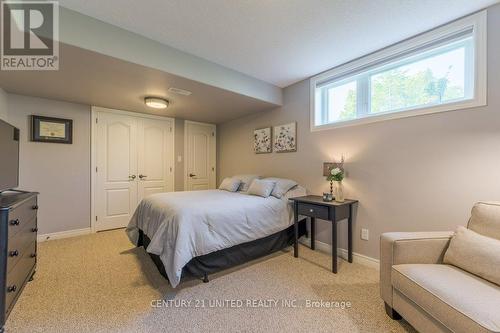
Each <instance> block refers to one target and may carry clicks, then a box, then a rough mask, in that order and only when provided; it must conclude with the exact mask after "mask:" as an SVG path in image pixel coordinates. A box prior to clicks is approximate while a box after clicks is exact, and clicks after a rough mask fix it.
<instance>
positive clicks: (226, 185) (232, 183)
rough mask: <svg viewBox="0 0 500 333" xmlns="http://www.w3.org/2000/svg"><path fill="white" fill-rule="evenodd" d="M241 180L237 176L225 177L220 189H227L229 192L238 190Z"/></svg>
mask: <svg viewBox="0 0 500 333" xmlns="http://www.w3.org/2000/svg"><path fill="white" fill-rule="evenodd" d="M240 184H241V180H239V179H235V178H224V180H223V181H222V183H220V186H219V190H225V191H229V192H236V191H238V188H239V187H240Z"/></svg>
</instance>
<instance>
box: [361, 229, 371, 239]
mask: <svg viewBox="0 0 500 333" xmlns="http://www.w3.org/2000/svg"><path fill="white" fill-rule="evenodd" d="M361 239H362V240H366V241H367V240H368V239H370V232H369V231H368V229H361Z"/></svg>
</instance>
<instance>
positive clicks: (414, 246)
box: [380, 231, 453, 306]
mask: <svg viewBox="0 0 500 333" xmlns="http://www.w3.org/2000/svg"><path fill="white" fill-rule="evenodd" d="M452 235H453V232H452V231H437V232H390V233H385V234H383V235H382V237H381V239H380V293H381V296H382V299H383V300H384V301H385V302H386V303H387V304H388V305H390V306H392V284H391V270H392V266H393V265H398V264H441V263H442V261H443V256H444V253H445V251H446V249H447V248H448V244H449V242H450V238H451V236H452Z"/></svg>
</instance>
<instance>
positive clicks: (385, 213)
mask: <svg viewBox="0 0 500 333" xmlns="http://www.w3.org/2000/svg"><path fill="white" fill-rule="evenodd" d="M499 54H500V6H495V7H492V8H490V10H489V13H488V73H489V78H488V106H486V107H481V108H475V109H469V110H460V111H453V112H445V113H438V114H432V115H425V116H419V117H413V118H405V119H398V120H390V121H384V122H379V123H373V124H367V125H359V126H353V127H348V128H341V129H332V130H326V131H320V132H314V133H312V132H310V130H309V81H308V80H306V81H302V82H299V83H297V84H295V85H293V86H290V87H288V88H286V89H285V92H284V106H283V107H280V108H277V109H275V110H273V111H270V112H266V113H264V114H261V115H257V116H249V117H246V118H243V119H238V120H235V121H232V122H228V123H225V124H222V125H221V126H220V127H219V129H218V130H219V138H220V140H219V141H218V142H219V160H218V163H219V164H218V165H219V171H220V172H219V175H220V176H219V180H220V179H221V178H223V177H226V176H230V175H233V174H237V173H244V172H252V173H259V174H262V175H267V176H280V177H286V178H292V179H295V180H297V181H298V182H300V183H301V184H303V185H305V186H306V187H307V189H308V190H309V191H310V192H311V193H317V194H320V193H322V192H324V191H327V190H328V187H329V184H328V183H327V182H326V181H325V179H324V178H323V177H322V163H323V162H324V161H330V160H332V158H339V157H340V156H341V154H342V153H346V154H347V162H348V163H347V165H346V168H347V172H348V177H347V179H346V180H345V187H346V192H347V196H348V197H352V198H356V199H359V200H360V204H359V208H358V211H357V217H356V220H355V234H354V236H355V239H354V251H355V252H358V253H360V254H364V255H367V256H370V257H375V258H378V257H379V237H380V234H381V233H383V232H388V231H426V230H428V231H432V230H452V229H454V228H455V227H456V226H457V225H465V224H466V223H467V219H468V217H469V212H470V208H471V206H472V204H473V203H474V202H475V201H478V200H497V201H500V172H499V171H498V169H499V166H500V96H499V94H498V87H500V76H499V75H497V73H500V57H498V55H499ZM291 121H297V124H298V151H297V152H296V153H281V154H276V153H272V154H261V155H255V154H254V153H253V151H252V148H253V147H252V134H253V129H255V128H261V127H264V126H271V125H278V124H283V123H287V122H291ZM319 224H320V225H319V227H318V231H317V232H318V234H317V236H318V239H319V240H320V241H323V242H327V243H330V242H331V236H330V226H329V224H327V223H326V222H322V223H319ZM361 228H368V229H369V230H370V240H369V241H362V240H361V239H360V229H361ZM345 230H346V228H345V223H343V225H341V227H340V231H341V233H340V238H342V241H341V242H340V246H341V247H344V248H345V245H346V244H345V241H344V239H345V236H344V235H345V234H344V232H345Z"/></svg>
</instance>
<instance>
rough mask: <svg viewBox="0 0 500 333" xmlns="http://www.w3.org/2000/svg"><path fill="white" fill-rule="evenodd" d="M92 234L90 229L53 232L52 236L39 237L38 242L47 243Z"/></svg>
mask: <svg viewBox="0 0 500 333" xmlns="http://www.w3.org/2000/svg"><path fill="white" fill-rule="evenodd" d="M91 233H92V229H90V228H84V229H75V230H68V231H60V232H53V233H51V234H44V235H38V236H37V240H38V242H45V241H48V240H54V239H63V238H70V237H76V236H83V235H88V234H91Z"/></svg>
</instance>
